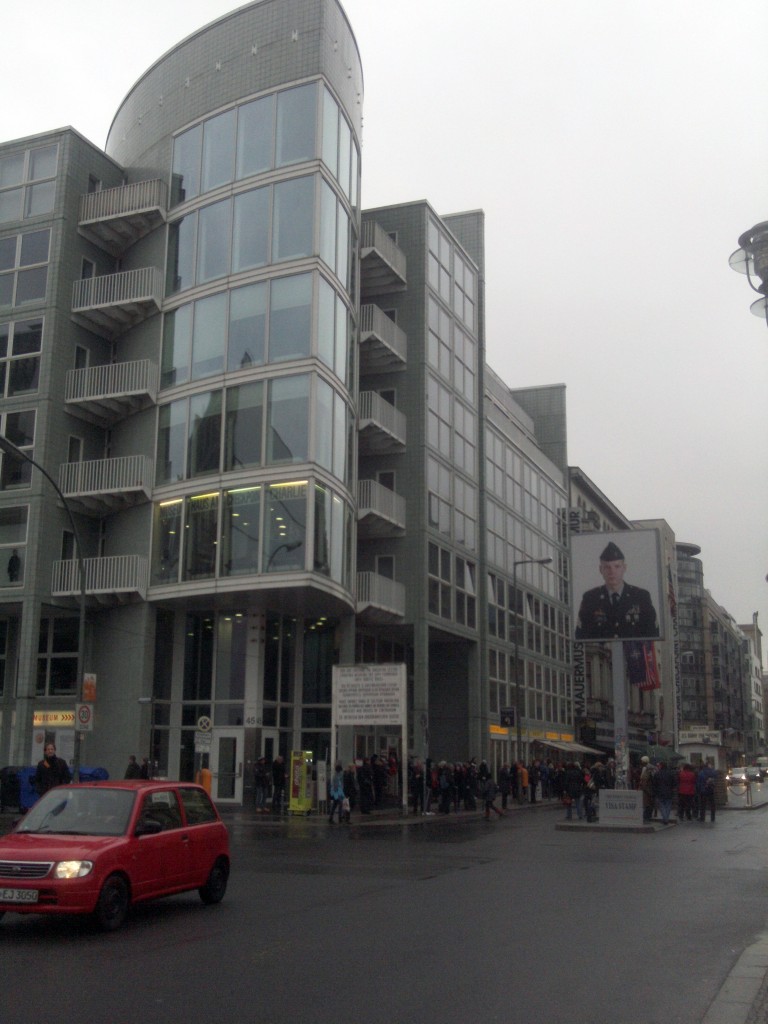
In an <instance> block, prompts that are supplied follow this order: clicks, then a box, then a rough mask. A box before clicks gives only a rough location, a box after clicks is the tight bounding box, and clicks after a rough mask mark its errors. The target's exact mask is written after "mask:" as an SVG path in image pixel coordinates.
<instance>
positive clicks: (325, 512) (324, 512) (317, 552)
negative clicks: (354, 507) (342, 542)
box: [312, 484, 332, 576]
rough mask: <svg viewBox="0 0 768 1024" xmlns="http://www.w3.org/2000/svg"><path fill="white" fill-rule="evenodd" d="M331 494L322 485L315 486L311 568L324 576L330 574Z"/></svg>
mask: <svg viewBox="0 0 768 1024" xmlns="http://www.w3.org/2000/svg"><path fill="white" fill-rule="evenodd" d="M331 497H332V495H331V492H330V491H329V490H328V488H327V487H323V486H322V484H317V485H316V486H315V542H314V550H313V552H312V567H313V569H314V570H315V572H319V573H322V574H323V575H324V576H330V574H331Z"/></svg>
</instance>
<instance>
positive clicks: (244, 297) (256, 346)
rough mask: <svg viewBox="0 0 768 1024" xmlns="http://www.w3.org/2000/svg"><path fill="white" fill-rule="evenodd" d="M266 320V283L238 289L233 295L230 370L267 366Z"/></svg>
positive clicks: (230, 303) (231, 304)
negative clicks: (265, 353) (265, 358)
mask: <svg viewBox="0 0 768 1024" xmlns="http://www.w3.org/2000/svg"><path fill="white" fill-rule="evenodd" d="M266 319H267V285H266V283H262V284H253V285H248V286H247V287H246V288H236V289H235V290H234V291H233V292H231V293H230V302H229V345H228V348H227V369H228V370H242V369H245V368H247V367H249V366H257V365H261V364H262V363H263V362H264V339H265V333H266V332H265V327H266Z"/></svg>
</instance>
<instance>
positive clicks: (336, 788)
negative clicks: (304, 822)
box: [328, 763, 344, 825]
mask: <svg viewBox="0 0 768 1024" xmlns="http://www.w3.org/2000/svg"><path fill="white" fill-rule="evenodd" d="M329 795H330V798H331V813H330V815H329V817H328V824H329V825H332V824H333V816H334V814H336V812H337V811H338V812H339V824H341V822H342V805H343V803H344V769H343V768H342V766H341V763H339V764H337V765H336V767H335V768H334V771H333V777H332V778H331V784H330V787H329Z"/></svg>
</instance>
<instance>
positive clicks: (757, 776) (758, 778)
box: [744, 765, 765, 782]
mask: <svg viewBox="0 0 768 1024" xmlns="http://www.w3.org/2000/svg"><path fill="white" fill-rule="evenodd" d="M744 771H745V772H746V776H747V778H748V779H749V781H750V782H762V781H763V779H764V778H765V772H764V771H763V769H762V768H757V767H754V766H752V765H750V767H749V768H745V769H744Z"/></svg>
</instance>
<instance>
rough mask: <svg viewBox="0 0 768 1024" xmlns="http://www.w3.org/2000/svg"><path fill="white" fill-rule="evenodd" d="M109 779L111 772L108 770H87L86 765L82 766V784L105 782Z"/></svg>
mask: <svg viewBox="0 0 768 1024" xmlns="http://www.w3.org/2000/svg"><path fill="white" fill-rule="evenodd" d="M108 778H109V772H108V771H107V769H106V768H86V767H85V765H82V764H81V765H80V781H81V782H104V781H105V780H106V779H108Z"/></svg>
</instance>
